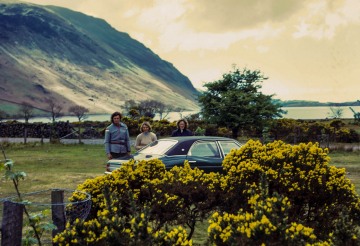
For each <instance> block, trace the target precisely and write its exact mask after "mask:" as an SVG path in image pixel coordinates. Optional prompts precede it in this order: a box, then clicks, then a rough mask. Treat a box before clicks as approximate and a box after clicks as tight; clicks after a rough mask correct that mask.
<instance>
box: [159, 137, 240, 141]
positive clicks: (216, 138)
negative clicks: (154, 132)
mask: <svg viewBox="0 0 360 246" xmlns="http://www.w3.org/2000/svg"><path fill="white" fill-rule="evenodd" d="M163 139H174V140H177V141H179V142H182V141H197V140H234V139H232V138H226V137H216V136H184V137H166V138H160V139H159V140H163Z"/></svg>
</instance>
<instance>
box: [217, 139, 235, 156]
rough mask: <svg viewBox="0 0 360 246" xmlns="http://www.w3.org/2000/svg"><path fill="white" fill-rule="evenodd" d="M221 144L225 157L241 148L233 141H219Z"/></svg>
mask: <svg viewBox="0 0 360 246" xmlns="http://www.w3.org/2000/svg"><path fill="white" fill-rule="evenodd" d="M219 144H220V146H221V148H222V150H223V152H224V155H227V154H229V153H230V151H231V150H232V149H238V148H240V146H239V145H237V144H236V143H235V142H231V141H219Z"/></svg>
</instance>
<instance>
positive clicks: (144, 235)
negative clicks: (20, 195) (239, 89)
mask: <svg viewBox="0 0 360 246" xmlns="http://www.w3.org/2000/svg"><path fill="white" fill-rule="evenodd" d="M223 168H224V173H223V174H220V173H204V172H203V171H201V170H198V169H191V168H190V165H189V164H188V163H186V162H185V164H184V166H183V167H174V168H173V169H171V170H170V171H166V170H165V166H164V165H163V164H162V163H161V162H160V161H159V160H150V161H140V162H137V163H135V162H134V161H129V162H128V163H126V164H124V165H123V166H122V167H121V168H120V169H118V170H116V171H114V172H113V173H112V174H111V175H105V176H101V177H98V178H95V179H91V180H87V181H85V182H84V183H83V184H82V185H80V186H79V187H78V188H79V189H81V190H84V191H86V192H88V193H90V194H91V195H92V202H93V207H92V211H91V214H90V216H89V217H88V219H87V221H81V220H76V221H75V222H74V223H68V225H67V228H66V230H65V231H64V232H62V233H60V234H58V235H57V236H56V238H55V239H54V242H56V243H58V244H59V245H66V244H71V245H74V244H75V245H76V244H78V245H139V244H144V245H192V237H193V233H194V231H195V229H196V228H197V225H199V223H202V222H204V221H205V220H209V227H208V238H207V244H209V245H239V244H240V245H262V244H263V245H357V244H359V243H360V242H359V240H358V238H359V236H360V235H359V231H358V224H359V219H360V217H359V212H360V211H359V197H358V195H357V194H356V193H355V189H354V185H353V184H352V183H351V182H350V180H349V179H347V178H346V177H345V170H344V169H339V168H336V167H333V166H330V165H329V157H328V153H327V150H326V149H322V148H320V147H319V146H318V144H316V143H308V144H299V145H294V146H292V145H289V144H285V143H284V142H281V141H275V142H272V143H269V144H266V145H262V144H261V143H260V142H259V141H252V140H250V141H249V142H247V144H246V145H245V146H243V147H242V148H240V149H236V150H235V149H234V150H232V151H231V152H230V153H229V154H228V155H227V156H226V158H225V159H224V162H223ZM72 199H74V200H76V199H78V198H77V197H75V196H74V197H72Z"/></svg>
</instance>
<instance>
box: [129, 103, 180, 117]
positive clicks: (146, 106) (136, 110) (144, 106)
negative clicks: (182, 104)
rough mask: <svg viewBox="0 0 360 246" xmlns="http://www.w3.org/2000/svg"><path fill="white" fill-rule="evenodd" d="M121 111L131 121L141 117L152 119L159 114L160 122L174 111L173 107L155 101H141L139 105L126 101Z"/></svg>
mask: <svg viewBox="0 0 360 246" xmlns="http://www.w3.org/2000/svg"><path fill="white" fill-rule="evenodd" d="M123 109H124V110H125V111H126V112H127V114H128V115H130V116H131V117H132V118H133V119H135V118H140V117H142V116H145V117H150V118H154V117H155V115H156V114H159V117H160V120H162V119H164V118H165V117H166V116H167V115H168V114H169V113H170V112H172V111H174V107H172V106H171V105H166V104H164V103H162V102H159V101H156V100H143V101H140V102H139V103H137V102H135V101H134V100H127V101H125V104H124V106H123ZM164 114H165V115H164Z"/></svg>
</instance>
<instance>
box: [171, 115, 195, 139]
mask: <svg viewBox="0 0 360 246" xmlns="http://www.w3.org/2000/svg"><path fill="white" fill-rule="evenodd" d="M176 125H177V129H176V130H174V131H173V132H172V133H171V136H172V137H180V136H192V135H193V133H192V132H191V131H190V130H189V129H187V128H188V122H187V120H186V119H180V120H178V122H177V123H176Z"/></svg>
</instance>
